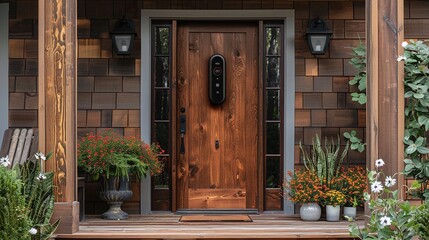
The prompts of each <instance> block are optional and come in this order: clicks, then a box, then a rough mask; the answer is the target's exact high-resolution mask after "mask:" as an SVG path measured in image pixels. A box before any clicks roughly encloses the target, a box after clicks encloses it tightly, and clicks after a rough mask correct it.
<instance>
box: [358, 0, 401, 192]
mask: <svg viewBox="0 0 429 240" xmlns="http://www.w3.org/2000/svg"><path fill="white" fill-rule="evenodd" d="M403 13H404V1H403V0H366V19H367V25H366V26H367V27H366V42H367V73H368V75H367V76H368V78H367V97H368V103H367V143H368V147H367V167H368V169H375V160H376V159H379V158H381V159H383V160H384V161H385V163H386V165H385V166H384V167H383V171H384V172H385V173H386V176H387V175H393V174H394V173H397V172H400V171H402V170H403V159H404V145H403V142H402V140H403V136H404V84H403V79H404V66H403V62H398V61H397V58H398V56H400V55H403V48H402V46H401V43H402V42H403V39H404V29H403V28H404V15H403ZM398 183H399V184H398V186H401V184H403V183H404V181H403V178H400V179H399V180H398Z"/></svg>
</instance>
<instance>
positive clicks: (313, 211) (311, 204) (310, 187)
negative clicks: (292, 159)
mask: <svg viewBox="0 0 429 240" xmlns="http://www.w3.org/2000/svg"><path fill="white" fill-rule="evenodd" d="M283 190H284V193H285V196H286V197H288V198H289V199H290V200H291V201H292V202H293V203H298V204H302V205H301V208H300V210H299V213H300V217H301V219H302V220H304V221H318V220H319V219H320V216H321V213H322V211H321V209H320V206H319V204H318V203H319V201H320V197H321V196H322V185H321V184H320V179H319V177H318V176H317V175H316V174H315V173H314V172H313V171H308V170H306V169H301V170H297V171H295V173H292V172H288V179H287V180H286V181H285V182H284V184H283Z"/></svg>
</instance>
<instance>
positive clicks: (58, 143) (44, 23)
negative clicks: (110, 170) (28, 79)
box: [38, 0, 77, 202]
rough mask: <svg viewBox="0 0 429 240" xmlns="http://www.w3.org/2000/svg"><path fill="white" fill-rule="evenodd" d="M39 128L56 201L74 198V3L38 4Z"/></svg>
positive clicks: (67, 0)
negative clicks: (48, 156) (47, 158)
mask: <svg viewBox="0 0 429 240" xmlns="http://www.w3.org/2000/svg"><path fill="white" fill-rule="evenodd" d="M39 9H40V11H39V16H40V18H39V19H40V20H39V31H38V32H39V35H40V36H39V41H40V43H39V74H40V75H39V79H40V80H39V93H40V95H39V96H40V97H39V110H40V112H39V129H40V133H41V134H40V142H41V150H42V151H44V152H45V153H47V152H52V153H53V157H52V159H51V160H50V161H47V166H46V168H47V169H46V170H47V171H53V172H55V175H54V182H55V183H54V184H55V185H56V188H55V197H56V201H57V202H72V201H74V200H75V199H76V163H75V154H76V65H77V62H76V61H77V60H76V59H77V54H76V44H77V42H76V1H75V0H55V1H48V0H43V1H39Z"/></svg>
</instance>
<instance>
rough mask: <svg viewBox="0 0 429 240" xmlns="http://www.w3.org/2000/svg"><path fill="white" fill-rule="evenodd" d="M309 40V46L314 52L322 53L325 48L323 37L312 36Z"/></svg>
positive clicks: (324, 37) (324, 38)
mask: <svg viewBox="0 0 429 240" xmlns="http://www.w3.org/2000/svg"><path fill="white" fill-rule="evenodd" d="M310 38H311V45H312V46H313V51H314V52H323V51H324V50H325V46H326V36H325V35H313V36H311V37H310Z"/></svg>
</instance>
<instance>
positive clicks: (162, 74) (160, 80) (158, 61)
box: [155, 57, 170, 87]
mask: <svg viewBox="0 0 429 240" xmlns="http://www.w3.org/2000/svg"><path fill="white" fill-rule="evenodd" d="M169 67H170V66H169V61H168V57H155V86H156V87H168V78H169V76H170V74H169V72H170V68H169Z"/></svg>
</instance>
